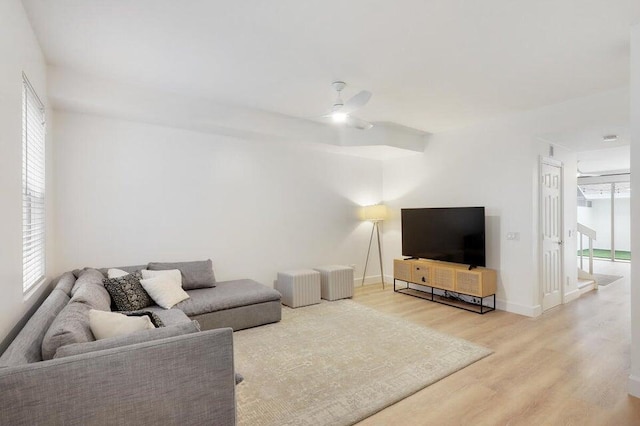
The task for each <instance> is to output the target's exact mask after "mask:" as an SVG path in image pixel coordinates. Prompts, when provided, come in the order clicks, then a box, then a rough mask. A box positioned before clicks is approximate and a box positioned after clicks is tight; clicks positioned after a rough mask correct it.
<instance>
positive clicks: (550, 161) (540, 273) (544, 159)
mask: <svg viewBox="0 0 640 426" xmlns="http://www.w3.org/2000/svg"><path fill="white" fill-rule="evenodd" d="M543 164H547V165H549V166H554V167H559V168H560V235H561V239H560V241H561V242H562V244H561V246H560V304H561V305H564V304H565V303H566V299H565V298H566V294H565V293H566V289H565V287H566V285H567V283H566V278H565V277H566V275H565V264H564V261H565V247H566V245H565V235H564V216H565V211H564V204H565V203H564V193H565V190H564V189H565V188H564V164H563V163H562V161H559V160H556V159H555V158H551V157H545V156H542V155H541V156H540V158H539V161H538V277H539V279H538V303H539V304H540V311H541V312H542V313H544V312H545V311H544V308H543V298H544V287H543V282H542V278H543V276H544V274H543V272H544V271H543V270H542V268H543V262H542V258H543V256H544V253H543V251H544V247H543V238H542V236H543V232H542V229H543V228H542V216H543V211H542V206H543V203H542V176H543V173H542V166H543Z"/></svg>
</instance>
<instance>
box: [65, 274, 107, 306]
mask: <svg viewBox="0 0 640 426" xmlns="http://www.w3.org/2000/svg"><path fill="white" fill-rule="evenodd" d="M74 302H77V303H84V304H85V305H89V306H90V307H92V308H93V309H97V310H100V311H110V310H111V296H109V292H108V291H107V289H106V288H104V285H103V284H102V282H99V283H96V282H93V281H87V282H85V283H83V285H82V286H80V287H79V288H78V289H77V290H76V292H75V294H74V295H73V297H72V298H71V303H74Z"/></svg>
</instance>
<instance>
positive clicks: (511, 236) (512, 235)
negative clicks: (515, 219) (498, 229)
mask: <svg viewBox="0 0 640 426" xmlns="http://www.w3.org/2000/svg"><path fill="white" fill-rule="evenodd" d="M507 240H510V241H520V233H519V232H507Z"/></svg>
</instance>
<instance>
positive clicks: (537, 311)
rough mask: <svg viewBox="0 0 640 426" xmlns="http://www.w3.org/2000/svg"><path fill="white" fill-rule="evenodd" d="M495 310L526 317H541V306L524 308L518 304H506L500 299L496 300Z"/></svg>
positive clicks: (506, 302)
mask: <svg viewBox="0 0 640 426" xmlns="http://www.w3.org/2000/svg"><path fill="white" fill-rule="evenodd" d="M496 309H499V310H501V311H507V312H511V313H512V314H518V315H524V316H527V317H538V316H540V315H542V306H540V305H536V306H525V305H520V304H519V303H513V302H508V301H506V300H502V299H496Z"/></svg>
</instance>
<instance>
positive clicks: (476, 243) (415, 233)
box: [402, 207, 486, 266]
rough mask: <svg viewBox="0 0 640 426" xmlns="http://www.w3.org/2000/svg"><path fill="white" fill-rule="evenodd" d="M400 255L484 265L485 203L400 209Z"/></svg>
mask: <svg viewBox="0 0 640 426" xmlns="http://www.w3.org/2000/svg"><path fill="white" fill-rule="evenodd" d="M402 255H403V256H409V257H416V258H423V259H433V260H443V261H446V262H455V263H463V264H467V265H473V266H486V260H485V246H484V207H443V208H423V209H402Z"/></svg>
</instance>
